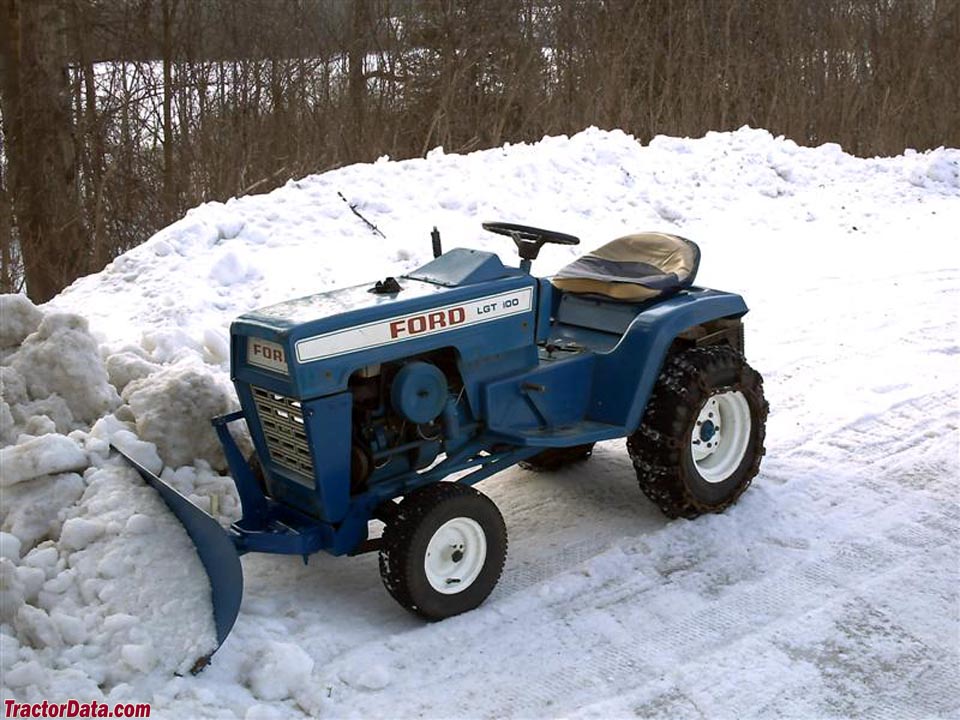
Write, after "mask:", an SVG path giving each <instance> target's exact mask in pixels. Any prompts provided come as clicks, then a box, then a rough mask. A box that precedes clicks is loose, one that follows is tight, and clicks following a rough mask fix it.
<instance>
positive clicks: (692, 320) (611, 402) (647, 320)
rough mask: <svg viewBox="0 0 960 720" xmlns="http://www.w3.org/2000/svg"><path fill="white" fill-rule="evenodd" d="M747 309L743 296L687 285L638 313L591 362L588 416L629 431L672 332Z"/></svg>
mask: <svg viewBox="0 0 960 720" xmlns="http://www.w3.org/2000/svg"><path fill="white" fill-rule="evenodd" d="M746 312H747V305H746V303H745V302H744V301H743V298H742V297H740V296H739V295H734V294H732V293H723V292H717V291H715V290H702V289H699V288H693V289H691V290H690V291H688V292H685V293H682V294H680V295H676V296H674V297H672V298H670V299H669V300H665V301H664V302H662V303H659V304H657V305H655V306H654V307H651V308H649V309H647V310H645V311H643V312H642V313H640V314H639V315H638V316H637V317H636V319H635V320H634V321H633V322H632V323H631V324H630V327H629V328H628V329H627V332H626V333H625V334H624V336H623V338H622V339H621V340H620V342H619V343H618V344H617V346H616V347H614V348H613V349H612V350H610V351H609V352H607V353H599V354H598V355H597V356H596V364H595V365H594V376H593V377H594V382H593V388H594V393H593V401H592V403H591V405H590V408H589V410H588V412H587V418H588V419H589V420H595V421H598V422H603V423H609V424H612V425H620V426H622V427H624V428H625V429H626V432H627V433H632V432H633V431H634V430H635V429H636V428H637V426H638V425H639V424H640V419H641V418H642V416H643V411H644V408H645V407H646V405H647V400H648V399H649V398H650V393H651V392H652V390H653V386H654V384H655V383H656V380H657V376H658V375H659V374H660V369H661V367H662V366H663V361H664V359H665V358H666V355H667V351H668V350H669V349H670V345H671V343H672V342H673V340H674V338H675V337H676V336H677V335H678V334H679V333H681V332H683V331H684V330H686V329H687V328H690V327H693V326H695V325H699V324H701V323H705V322H708V321H709V320H715V319H717V318H722V317H740V316H741V315H743V314H745V313H746Z"/></svg>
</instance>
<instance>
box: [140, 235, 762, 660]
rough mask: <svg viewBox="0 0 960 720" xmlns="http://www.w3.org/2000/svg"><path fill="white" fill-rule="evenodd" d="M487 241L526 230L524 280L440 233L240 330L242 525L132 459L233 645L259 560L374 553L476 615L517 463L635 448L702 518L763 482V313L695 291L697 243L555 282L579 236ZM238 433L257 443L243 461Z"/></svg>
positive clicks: (662, 493) (677, 500) (653, 249)
mask: <svg viewBox="0 0 960 720" xmlns="http://www.w3.org/2000/svg"><path fill="white" fill-rule="evenodd" d="M483 227H484V228H485V229H486V230H489V231H491V232H494V233H498V234H501V235H505V236H507V237H510V238H512V240H513V241H514V243H515V244H516V246H517V249H518V250H519V254H520V265H519V267H518V268H514V267H507V266H504V265H503V263H502V262H501V260H500V258H499V257H498V256H497V255H496V254H493V253H490V252H481V251H478V250H469V249H460V248H458V249H454V250H450V251H448V252H442V250H441V248H440V239H439V234H438V233H437V232H436V230H434V233H433V245H434V259H433V260H432V261H430V262H428V263H427V264H425V265H423V266H422V267H420V268H418V269H417V270H414V271H413V272H410V273H408V274H406V275H403V276H401V277H397V278H393V277H388V278H386V279H384V280H380V281H377V282H376V283H371V284H366V285H362V286H358V287H351V288H346V289H342V290H336V291H333V292H327V293H321V294H317V295H311V296H308V297H303V298H299V299H296V300H290V301H288V302H284V303H280V304H279V305H274V306H271V307H267V308H263V309H260V310H257V311H254V312H251V313H248V314H246V315H243V316H242V317H240V318H238V319H237V320H236V321H235V322H234V323H233V324H232V326H231V374H232V378H233V381H234V384H235V387H236V391H237V395H238V396H239V400H240V406H241V410H240V411H238V412H235V413H232V414H229V415H226V416H223V417H218V418H215V419H214V420H213V424H214V427H215V429H216V431H217V433H218V435H219V438H220V441H221V443H222V445H223V449H224V452H225V454H226V458H227V462H228V464H229V467H230V471H231V474H232V476H233V479H234V481H235V483H236V487H237V491H238V493H239V497H240V501H241V504H242V510H243V516H242V518H241V519H240V520H239V521H237V522H235V523H234V524H233V525H232V526H231V527H230V528H229V529H226V530H225V529H222V528H221V526H220V525H219V524H218V523H217V522H216V521H215V520H214V519H213V518H212V517H211V516H209V515H207V514H206V513H204V512H203V511H202V510H200V509H199V508H197V507H196V506H194V505H192V504H191V503H190V502H189V501H188V500H187V499H186V498H185V497H183V496H181V495H180V494H178V493H177V492H176V491H175V490H174V489H173V488H172V487H170V486H169V485H167V484H166V483H165V482H163V481H162V480H160V479H159V478H157V477H156V476H155V475H153V474H151V473H150V472H149V471H148V470H146V469H145V468H143V467H140V466H137V468H138V470H139V471H140V473H141V475H142V476H143V477H144V479H146V480H147V481H148V482H149V483H150V484H152V485H153V486H154V487H155V488H157V490H159V491H160V493H161V494H162V495H163V497H164V499H165V500H166V501H167V504H168V505H169V506H170V507H171V509H172V510H173V512H174V513H175V514H176V515H177V517H178V518H180V520H181V522H182V523H183V524H184V526H185V527H186V528H187V530H188V532H189V533H190V535H191V536H192V538H193V540H194V542H195V543H196V545H197V548H198V553H199V555H200V557H201V559H202V560H203V563H204V566H205V568H206V570H207V572H208V574H209V575H210V579H211V586H212V591H213V605H214V616H215V620H216V626H217V635H218V642H222V641H223V640H224V638H225V637H226V635H227V633H228V632H229V631H230V629H231V627H232V626H233V623H234V621H235V619H236V617H237V614H238V612H239V607H240V597H241V594H242V583H243V579H242V574H241V567H240V562H239V559H238V558H239V555H241V554H243V553H247V552H266V553H283V554H294V555H302V556H303V557H304V559H306V558H307V557H309V556H310V555H311V554H312V553H315V552H318V551H321V550H323V551H326V552H328V553H332V554H334V555H351V554H357V553H361V552H366V551H379V554H380V573H381V575H382V579H383V582H384V585H385V586H386V589H387V591H388V592H389V593H390V594H391V595H392V596H393V597H394V598H395V599H396V600H397V601H398V602H399V603H400V604H401V605H403V606H404V607H406V608H408V609H409V610H411V611H412V612H414V613H416V614H418V615H420V616H422V617H424V618H426V619H428V620H439V619H442V618H445V617H449V616H452V615H456V614H458V613H462V612H465V611H467V610H471V609H473V608H475V607H477V606H478V605H479V604H480V603H482V602H483V601H484V600H485V599H486V597H487V596H488V595H489V594H490V592H491V591H492V590H493V588H494V586H495V585H496V583H497V581H498V579H499V577H500V574H501V571H502V569H503V566H504V561H505V558H506V548H507V534H506V528H505V526H504V522H503V518H502V517H501V515H500V512H499V511H498V509H497V507H496V506H495V505H494V504H493V502H492V501H491V500H489V499H488V498H487V497H486V496H485V495H483V494H481V493H480V492H479V491H477V490H476V489H475V488H474V485H475V484H476V483H477V482H479V481H480V480H483V479H484V478H487V477H489V476H491V475H493V474H494V473H497V472H500V471H501V470H504V469H506V468H508V467H510V466H512V465H514V464H517V463H520V464H522V465H525V466H526V467H528V468H531V469H539V470H550V469H555V468H558V467H561V466H563V465H566V464H569V463H573V462H578V461H583V460H585V459H587V458H588V457H589V455H590V453H591V451H592V448H593V446H594V443H597V442H600V441H604V440H611V439H614V438H626V439H627V449H628V451H629V453H630V457H631V458H632V460H633V464H634V466H635V468H636V472H637V477H638V479H639V483H640V488H641V489H642V490H643V492H644V493H646V495H647V496H648V497H649V498H650V499H651V500H652V501H653V502H654V503H655V504H656V505H657V506H658V507H659V508H660V509H661V510H662V511H663V512H664V513H666V515H668V516H670V517H686V518H693V517H696V516H697V515H700V514H702V513H713V512H720V511H722V510H724V509H725V508H727V507H728V506H729V505H731V504H732V503H733V502H735V501H736V500H737V498H738V497H739V496H740V494H741V493H742V492H743V491H744V490H745V489H746V488H747V486H748V485H749V484H750V481H751V480H752V478H753V477H754V476H755V475H756V474H757V471H758V469H759V464H760V459H761V456H762V455H763V441H764V426H765V422H766V416H767V403H766V401H765V400H764V396H763V387H762V380H761V378H760V376H759V374H758V373H756V372H755V371H754V370H753V369H751V368H750V366H749V365H747V363H746V361H745V359H744V337H743V326H742V323H741V319H742V317H743V315H744V314H745V313H746V312H747V306H746V304H745V303H744V301H743V299H742V298H741V297H740V296H739V295H735V294H732V293H727V292H720V291H717V290H710V289H706V288H701V287H697V286H695V285H694V284H693V281H694V279H695V276H696V272H697V267H698V265H699V260H700V251H699V249H698V248H697V246H696V245H695V244H694V243H692V242H690V241H688V240H685V239H683V238H681V237H678V236H675V235H669V234H664V233H643V234H637V235H629V236H626V237H623V238H620V239H618V240H614V241H613V242H610V243H608V244H606V245H604V246H603V247H601V248H599V249H598V250H596V251H594V252H592V253H589V254H587V255H585V256H583V257H581V258H579V259H578V260H576V261H574V262H573V263H571V264H570V265H568V266H567V267H565V268H563V269H562V270H561V271H560V272H559V273H558V274H557V275H555V276H554V277H552V278H542V279H541V278H537V277H534V276H532V275H531V274H530V266H531V263H532V261H533V260H535V259H536V258H537V255H538V253H539V252H540V250H541V248H542V247H543V246H544V245H545V244H548V243H558V244H561V245H575V244H577V243H578V242H579V240H578V239H577V238H576V237H573V236H572V235H567V234H565V233H559V232H554V231H550V230H542V229H538V228H533V227H528V226H524V225H516V224H512V223H500V222H498V223H485V224H484V226H483ZM233 423H245V425H246V427H247V429H248V430H249V433H250V436H251V437H252V440H253V444H254V447H255V452H254V453H253V455H252V456H251V457H249V458H248V457H244V454H243V453H242V451H241V450H240V447H239V446H238V444H237V442H236V440H235V439H234V437H233V435H232V434H231V432H230V429H229V428H230V425H231V424H233ZM131 462H133V461H131ZM133 464H134V465H136V463H133ZM451 478H453V479H454V481H452V482H451V481H450V480H451ZM373 520H380V521H382V523H384V527H383V531H382V535H381V536H380V537H373V533H371V528H373V527H379V525H378V524H376V523H372V522H371V521H373Z"/></svg>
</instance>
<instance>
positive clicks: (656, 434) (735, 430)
mask: <svg viewBox="0 0 960 720" xmlns="http://www.w3.org/2000/svg"><path fill="white" fill-rule="evenodd" d="M766 420H767V402H766V400H765V399H764V396H763V380H762V379H761V377H760V375H759V373H757V372H756V371H755V370H754V369H753V368H751V367H750V366H749V365H748V364H747V363H746V361H745V360H744V359H743V357H742V356H741V355H740V354H739V353H737V352H736V351H735V350H733V349H732V348H729V347H726V346H713V347H704V348H694V349H691V350H686V351H684V352H681V353H677V354H676V355H673V356H671V357H670V358H668V359H667V362H666V363H665V365H664V368H663V371H662V372H661V374H660V378H659V379H658V380H657V385H656V387H655V388H654V390H653V394H652V395H651V397H650V401H649V402H648V403H647V409H646V411H645V413H644V418H643V423H642V424H641V426H640V428H639V429H638V430H637V431H636V432H635V433H634V434H633V435H631V436H630V438H629V439H628V440H627V448H628V450H629V452H630V457H631V458H632V460H633V464H634V467H635V468H636V471H637V478H638V480H639V482H640V488H641V490H643V492H644V494H645V495H646V496H647V497H648V498H650V499H651V500H652V501H653V502H654V503H656V504H657V506H658V507H659V508H660V509H661V510H662V511H663V512H664V514H666V515H667V516H669V517H686V518H694V517H697V516H698V515H701V514H703V513H708V512H709V513H717V512H722V511H723V510H725V509H726V508H727V507H729V506H730V505H732V504H733V503H734V502H736V500H737V498H739V497H740V495H741V494H743V491H744V490H746V489H747V487H748V486H749V485H750V482H751V481H752V480H753V478H754V476H756V474H757V472H758V471H759V469H760V459H761V457H762V456H763V453H764V448H763V440H764V435H765V426H766Z"/></svg>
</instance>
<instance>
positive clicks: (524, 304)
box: [296, 288, 533, 363]
mask: <svg viewBox="0 0 960 720" xmlns="http://www.w3.org/2000/svg"><path fill="white" fill-rule="evenodd" d="M532 305H533V288H522V289H521V290H512V291H511V292H506V293H500V294H499V295H490V296H489V297H482V298H477V299H476V300H466V301H464V302H461V303H457V304H456V305H446V306H444V307H440V308H434V309H431V310H423V311H421V312H417V313H410V314H409V315H400V316H398V317H393V318H388V319H386V320H377V321H376V322H372V323H367V324H366V325H358V326H356V327H352V328H345V329H343V330H336V331H334V332H329V333H324V334H323V335H317V336H315V337H312V338H306V339H304V340H301V341H300V342H298V343H297V346H296V347H297V361H298V362H301V363H307V362H313V361H314V360H322V359H324V358H331V357H336V356H338V355H346V354H347V353H352V352H357V351H358V350H368V349H370V348H377V347H382V346H384V345H391V344H393V343H398V342H403V341H405V340H411V339H413V338H420V337H427V336H428V335H436V334H438V333H442V332H448V331H450V330H457V329H459V328H462V327H468V326H470V325H479V324H481V323H485V322H489V321H491V320H499V319H501V318H505V317H510V316H511V315H519V314H520V313H525V312H529V311H530V308H531V307H532Z"/></svg>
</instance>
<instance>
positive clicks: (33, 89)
mask: <svg viewBox="0 0 960 720" xmlns="http://www.w3.org/2000/svg"><path fill="white" fill-rule="evenodd" d="M0 7H2V14H3V22H2V23H0V26H2V28H3V29H2V30H0V65H2V67H0V83H2V86H0V88H2V98H3V100H2V102H3V117H4V149H5V153H6V159H7V173H8V187H9V188H10V192H11V193H12V194H13V207H14V209H15V222H16V227H17V237H18V240H19V245H20V250H21V252H22V255H23V270H24V277H25V280H26V289H27V293H28V294H29V296H30V297H31V299H33V300H34V301H35V302H44V301H46V300H49V299H50V298H51V297H53V296H54V295H55V294H56V293H57V292H59V291H60V290H61V289H62V288H63V287H64V286H65V285H67V284H69V283H70V282H72V281H73V280H74V279H75V278H76V277H78V276H79V275H80V274H82V272H83V270H84V269H85V262H84V257H83V256H84V251H85V241H86V237H85V235H86V233H85V230H84V228H83V222H82V217H81V212H80V204H79V193H78V186H77V164H76V154H75V151H74V145H73V139H72V130H73V119H72V117H71V105H70V87H69V83H68V76H67V55H66V42H65V14H64V11H63V7H62V5H61V4H60V3H58V2H55V1H53V0H30V1H29V2H24V1H23V0H3V3H2V5H0Z"/></svg>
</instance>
